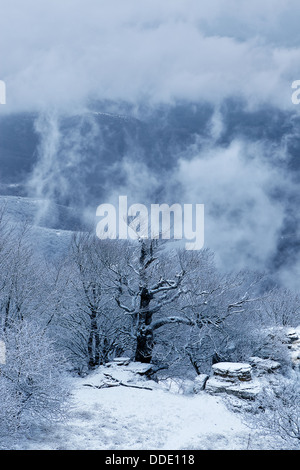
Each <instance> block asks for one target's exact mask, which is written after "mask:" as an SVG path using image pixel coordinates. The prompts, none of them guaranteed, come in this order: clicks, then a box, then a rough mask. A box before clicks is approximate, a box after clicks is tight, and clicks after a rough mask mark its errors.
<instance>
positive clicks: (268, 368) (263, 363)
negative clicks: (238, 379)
mask: <svg viewBox="0 0 300 470" xmlns="http://www.w3.org/2000/svg"><path fill="white" fill-rule="evenodd" d="M249 361H250V364H251V365H252V368H253V372H254V373H255V374H256V375H257V376H262V375H264V374H272V373H274V372H276V371H278V370H279V369H280V367H281V364H280V363H279V362H277V361H273V360H271V359H262V358H261V357H256V356H253V357H250V360H249Z"/></svg>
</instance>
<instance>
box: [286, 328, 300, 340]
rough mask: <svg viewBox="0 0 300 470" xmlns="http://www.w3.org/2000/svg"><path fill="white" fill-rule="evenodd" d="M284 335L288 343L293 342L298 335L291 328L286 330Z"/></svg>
mask: <svg viewBox="0 0 300 470" xmlns="http://www.w3.org/2000/svg"><path fill="white" fill-rule="evenodd" d="M286 337H287V339H288V341H289V343H294V341H298V340H299V335H298V333H297V331H296V330H294V329H292V328H290V329H289V330H287V332H286Z"/></svg>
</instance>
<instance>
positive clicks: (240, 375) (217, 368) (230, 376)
mask: <svg viewBox="0 0 300 470" xmlns="http://www.w3.org/2000/svg"><path fill="white" fill-rule="evenodd" d="M212 370H213V374H214V376H215V377H219V378H222V379H226V380H229V381H230V382H235V381H237V380H239V381H241V382H245V381H249V380H251V378H252V375H251V370H252V367H251V364H246V363H242V362H219V363H217V364H214V365H213V366H212Z"/></svg>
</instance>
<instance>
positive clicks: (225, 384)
mask: <svg viewBox="0 0 300 470" xmlns="http://www.w3.org/2000/svg"><path fill="white" fill-rule="evenodd" d="M212 372H213V375H212V376H211V377H209V378H208V380H207V382H206V385H205V391H206V392H208V393H210V394H218V393H227V394H229V395H235V396H237V397H239V398H244V399H253V398H255V397H256V396H257V394H258V393H259V391H260V388H261V387H260V384H259V382H258V381H257V380H253V379H252V366H251V364H247V363H240V362H220V363H217V364H214V365H213V366H212Z"/></svg>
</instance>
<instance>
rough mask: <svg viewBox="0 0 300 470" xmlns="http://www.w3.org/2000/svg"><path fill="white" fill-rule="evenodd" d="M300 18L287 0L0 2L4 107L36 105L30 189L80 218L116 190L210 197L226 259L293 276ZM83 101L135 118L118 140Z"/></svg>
mask: <svg viewBox="0 0 300 470" xmlns="http://www.w3.org/2000/svg"><path fill="white" fill-rule="evenodd" d="M299 17H300V6H299V4H298V2H296V1H294V0H290V1H284V2H283V1H280V0H272V1H271V0H268V1H267V0H265V1H264V2H263V3H262V2H259V1H256V0H255V1H252V2H248V1H243V0H226V2H225V0H213V1H211V2H209V3H206V2H201V3H200V2H199V1H198V0H165V1H164V2H161V1H160V2H159V1H157V0H151V1H150V0H144V1H143V2H141V1H138V0H126V1H124V0H112V1H109V2H107V1H104V0H85V1H83V0H64V1H63V2H59V1H58V0H52V1H51V2H38V1H37V0H22V1H21V0H10V1H8V0H0V79H2V80H4V81H5V83H6V88H7V97H6V101H7V104H6V105H5V106H2V107H1V109H0V112H1V114H2V115H3V116H5V115H6V114H11V113H19V112H31V111H32V112H35V113H36V116H37V117H36V119H35V132H36V133H37V134H38V136H39V139H40V144H39V146H38V148H37V155H38V158H37V163H36V165H35V167H34V169H33V171H32V172H31V174H30V175H29V177H28V180H27V183H26V184H27V191H28V194H29V195H30V196H32V197H39V198H45V199H47V200H55V199H57V198H59V200H61V201H62V202H63V203H70V204H75V206H76V207H78V208H79V209H78V210H80V211H81V212H82V214H84V215H85V216H86V215H87V214H94V213H95V208H96V206H97V205H98V204H101V203H105V202H113V201H116V200H117V197H118V196H119V195H128V197H129V199H130V202H136V203H141V204H149V203H152V202H154V203H169V204H171V203H173V202H180V203H182V204H183V203H199V204H204V205H205V244H206V246H209V247H211V248H212V249H214V250H215V251H216V255H217V259H218V260H219V263H220V265H222V266H225V267H228V266H229V267H230V268H233V267H237V268H245V267H249V268H251V269H252V268H254V269H256V268H257V269H265V268H266V269H269V270H271V271H272V270H274V269H275V267H276V270H278V269H279V271H278V272H279V279H280V280H282V281H283V282H285V283H287V284H289V285H291V286H292V287H293V288H294V287H295V288H296V287H297V281H296V277H297V275H298V271H299V267H298V263H297V262H296V255H297V253H298V248H297V247H298V241H297V224H298V221H297V197H298V196H297V181H298V176H297V175H298V172H299V169H298V167H299V165H297V164H296V163H295V162H296V155H297V150H296V149H297V148H298V147H297V145H298V134H299V131H298V114H299V110H298V107H297V106H295V105H294V104H293V103H292V101H291V95H292V89H291V84H292V82H293V81H294V80H296V79H299V78H300V77H299V68H298V64H299V61H300V33H299V26H298V25H299ZM95 103H96V104H97V105H95ZM91 107H92V108H91ZM199 108H201V109H203V110H207V111H205V112H204V111H203V113H204V114H203V115H204V116H205V117H204V118H203V119H202V118H201V119H202V120H201V119H200V118H199V116H198V114H199ZM91 109H94V110H95V109H96V110H97V112H103V113H107V114H108V115H110V114H114V113H117V114H118V113H119V114H121V115H122V116H123V115H125V114H127V115H129V116H130V119H133V121H132V124H131V127H130V126H129V125H128V126H127V127H126V126H125V124H120V125H119V124H116V126H118V125H119V127H120V129H122V132H123V134H124V136H123V134H122V138H123V140H124V141H125V142H126V145H125V144H124V148H123V147H122V151H121V150H118V149H119V147H120V146H119V147H118V146H117V144H116V147H114V142H116V138H115V135H118V136H119V134H118V133H117V132H116V131H114V132H115V133H113V131H112V130H111V128H110V130H109V132H108V131H107V128H108V126H109V125H108V124H107V123H106V122H104V124H101V123H100V124H99V122H98V121H97V120H96V115H95V114H93V113H91V112H90V111H91ZM176 109H177V110H178V109H179V111H178V112H179V114H180V113H181V114H180V116H179V118H177V121H176V122H175V124H174V119H175V118H174V113H173V111H174V110H176ZM186 109H187V110H188V111H186ZM193 109H194V111H193ZM172 113H173V114H172ZM184 113H187V116H188V120H189V121H187V120H185V117H184V116H185V114H184ZM193 113H194V114H193ZM197 113H198V114H197ZM65 116H83V121H84V125H85V126H86V127H87V130H86V131H85V132H84V133H83V132H82V128H81V127H80V126H78V125H77V126H74V127H72V126H71V127H68V130H67V131H66V128H65V125H64V123H63V119H65ZM193 116H194V117H193ZM120 122H122V123H123V121H122V120H121V119H120ZM114 125H115V124H114ZM122 126H123V127H122ZM124 126H125V127H124ZM143 126H144V127H143ZM124 129H125V130H124ZM140 129H142V131H143V132H144V134H145V135H146V136H147V135H150V137H149V138H148V140H147V139H146V137H143V139H142V140H141V139H138V138H137V137H136V135H137V133H138V132H142V131H141V130H140ZM143 129H145V130H143ZM153 129H154V130H153ZM149 132H150V134H149ZM151 132H153V134H151ZM184 132H185V133H184ZM120 133H121V131H120ZM147 133H148V134H147ZM166 135H167V136H171V137H168V140H167V137H166ZM108 136H112V137H111V138H110V137H108ZM162 136H163V137H162ZM152 137H153V138H152ZM172 139H173V140H172ZM145 142H146V143H145ZM166 142H167V143H166ZM87 148H89V150H88V151H87ZM95 149H97V155H98V157H99V158H100V160H101V159H102V160H101V162H100V163H99V161H98V163H95V160H91V159H89V155H90V154H91V153H94V154H95V152H96V150H95ZM109 152H110V153H109ZM118 152H119V153H118ZM104 154H105V156H106V157H105V158H106V159H109V160H110V162H109V165H108V164H105V165H104V164H103V161H104V157H103V155H104ZM95 175H97V176H96V178H97V179H98V186H99V193H97V194H98V196H96V197H94V198H92V197H91V194H90V192H89V188H90V187H91V186H96V183H95V181H94V179H95ZM74 188H76V197H75V196H74V197H73V195H74V194H75V191H74ZM100 189H101V191H100ZM97 198H98V199H97ZM45 210H46V206H45ZM291 221H292V222H293V223H291ZM291 227H292V229H291ZM291 235H292V238H291ZM286 236H287V237H290V238H289V240H290V241H289V243H288V250H286V247H285V246H281V242H282V240H284V237H286ZM293 237H294V238H293ZM279 246H280V249H279ZM283 259H284V261H283Z"/></svg>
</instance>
